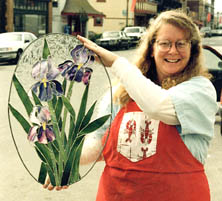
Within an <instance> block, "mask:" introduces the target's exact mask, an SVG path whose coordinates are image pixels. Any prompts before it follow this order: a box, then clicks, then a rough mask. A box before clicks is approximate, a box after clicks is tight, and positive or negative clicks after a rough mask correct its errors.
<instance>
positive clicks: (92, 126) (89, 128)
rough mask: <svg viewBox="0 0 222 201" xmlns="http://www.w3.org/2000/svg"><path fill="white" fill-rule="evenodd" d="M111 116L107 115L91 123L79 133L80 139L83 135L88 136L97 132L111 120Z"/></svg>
mask: <svg viewBox="0 0 222 201" xmlns="http://www.w3.org/2000/svg"><path fill="white" fill-rule="evenodd" d="M110 116H111V115H110V114H108V115H105V116H103V117H100V118H98V119H96V120H94V121H92V122H91V123H89V124H88V125H87V126H86V127H85V128H83V129H82V130H81V131H80V132H79V133H78V137H81V136H82V135H86V134H88V133H91V132H93V131H95V130H97V129H98V128H100V127H101V126H102V125H103V124H104V123H105V122H106V121H107V120H108V119H109V118H110Z"/></svg>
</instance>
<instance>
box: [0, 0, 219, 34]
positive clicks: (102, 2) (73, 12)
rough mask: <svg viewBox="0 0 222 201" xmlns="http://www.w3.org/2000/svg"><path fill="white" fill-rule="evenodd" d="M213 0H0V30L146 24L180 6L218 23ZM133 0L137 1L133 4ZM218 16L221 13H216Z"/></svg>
mask: <svg viewBox="0 0 222 201" xmlns="http://www.w3.org/2000/svg"><path fill="white" fill-rule="evenodd" d="M214 1H215V0H136V1H135V0H0V32H7V31H29V32H32V33H34V34H35V35H37V36H40V35H42V34H46V33H51V32H52V33H68V34H72V35H76V34H82V35H84V36H88V33H90V32H93V33H96V34H100V33H102V32H104V31H109V30H122V29H123V28H124V27H125V26H148V24H149V21H150V20H152V19H153V17H154V16H156V15H157V14H158V13H159V12H161V11H163V10H169V9H176V8H181V9H182V10H183V11H184V12H187V13H188V14H189V15H190V16H191V17H192V18H193V20H194V22H195V23H196V24H197V25H198V26H199V27H201V26H211V27H212V28H214V26H215V24H216V23H217V24H218V19H219V18H218V16H219V15H218V14H217V15H216V16H217V21H216V18H215V17H214ZM133 2H136V3H135V4H133ZM219 17H220V16H219Z"/></svg>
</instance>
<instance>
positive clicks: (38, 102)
mask: <svg viewBox="0 0 222 201" xmlns="http://www.w3.org/2000/svg"><path fill="white" fill-rule="evenodd" d="M32 97H33V99H34V102H35V105H40V106H42V103H41V101H40V100H39V98H38V97H37V96H36V94H35V93H34V92H33V91H32Z"/></svg>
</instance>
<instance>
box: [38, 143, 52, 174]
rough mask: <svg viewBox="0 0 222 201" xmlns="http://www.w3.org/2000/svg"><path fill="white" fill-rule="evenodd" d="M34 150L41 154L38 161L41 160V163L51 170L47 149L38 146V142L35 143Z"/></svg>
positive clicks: (41, 145)
mask: <svg viewBox="0 0 222 201" xmlns="http://www.w3.org/2000/svg"><path fill="white" fill-rule="evenodd" d="M35 146H36V149H37V150H38V152H39V153H40V154H41V157H40V159H41V160H43V162H45V163H47V164H48V165H49V167H50V168H51V170H53V162H52V159H51V156H50V152H49V148H48V147H47V145H44V144H40V143H38V142H35Z"/></svg>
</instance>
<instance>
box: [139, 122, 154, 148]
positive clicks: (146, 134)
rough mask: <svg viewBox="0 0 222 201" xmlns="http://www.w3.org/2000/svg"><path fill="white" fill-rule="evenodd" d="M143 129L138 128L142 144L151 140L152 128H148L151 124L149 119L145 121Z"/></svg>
mask: <svg viewBox="0 0 222 201" xmlns="http://www.w3.org/2000/svg"><path fill="white" fill-rule="evenodd" d="M145 124H146V126H145V129H143V128H140V132H141V137H140V140H141V142H142V143H143V144H145V143H147V144H150V143H151V142H152V135H153V129H152V130H151V129H150V128H149V125H150V124H151V121H145Z"/></svg>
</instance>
